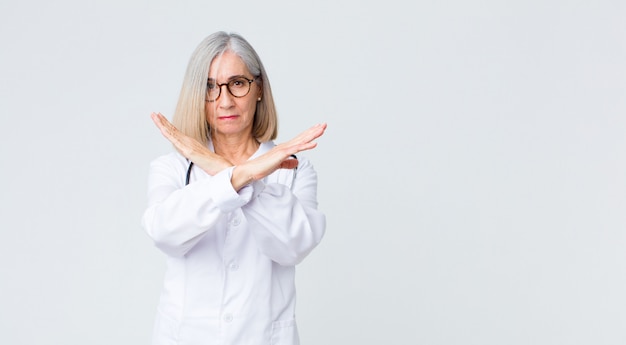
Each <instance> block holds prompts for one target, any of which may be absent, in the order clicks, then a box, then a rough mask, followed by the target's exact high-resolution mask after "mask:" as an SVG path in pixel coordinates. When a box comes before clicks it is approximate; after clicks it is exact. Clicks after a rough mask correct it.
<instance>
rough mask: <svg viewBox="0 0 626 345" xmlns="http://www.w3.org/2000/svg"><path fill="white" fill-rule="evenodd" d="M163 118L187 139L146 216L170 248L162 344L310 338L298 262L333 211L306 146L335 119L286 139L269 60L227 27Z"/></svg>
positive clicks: (166, 167)
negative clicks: (324, 202) (321, 198)
mask: <svg viewBox="0 0 626 345" xmlns="http://www.w3.org/2000/svg"><path fill="white" fill-rule="evenodd" d="M152 119H153V121H154V122H155V124H156V125H157V126H158V127H159V129H160V130H161V133H162V134H163V135H164V136H165V137H166V138H167V139H168V140H169V141H170V142H171V143H172V144H173V145H174V147H175V148H176V149H177V150H176V151H177V152H172V153H170V154H166V155H164V156H161V157H158V158H157V159H155V160H154V161H153V162H152V163H151V165H150V173H149V180H148V207H147V209H146V210H145V212H144V215H143V218H142V224H143V227H144V229H145V230H146V232H147V233H148V235H149V236H150V237H151V238H152V240H153V241H154V243H155V245H156V246H157V247H158V248H159V249H160V250H161V251H163V252H164V253H165V254H166V256H167V270H166V274H165V282H164V285H163V289H162V294H161V298H160V301H159V306H158V309H157V315H156V321H155V327H154V334H153V344H155V345H157V344H158V345H161V344H229V345H230V344H242V345H243V344H289V345H293V344H298V343H299V340H298V331H297V327H296V321H295V296H296V295H295V281H294V279H295V265H296V264H298V263H300V262H301V261H302V260H303V259H304V258H305V257H306V256H307V255H308V254H309V253H310V252H311V250H313V248H315V246H317V244H318V243H319V242H320V240H321V239H322V236H323V235H324V231H325V227H326V219H325V216H324V215H323V214H322V213H321V212H320V211H318V210H317V175H316V172H315V170H314V169H313V166H312V165H311V163H310V162H309V161H308V160H307V159H305V158H304V157H301V156H296V154H297V153H299V152H301V151H304V150H309V149H312V148H314V147H315V146H316V145H317V144H316V142H315V139H317V138H319V137H320V136H321V135H322V134H323V133H324V131H325V129H326V124H318V125H315V126H313V127H311V128H309V129H308V130H306V131H304V132H302V133H301V134H300V135H298V136H296V137H295V138H293V139H292V140H289V141H287V142H285V143H282V144H279V145H275V144H274V143H273V142H272V140H274V139H275V137H276V135H277V115H276V109H275V106H274V102H273V98H272V92H271V89H270V84H269V80H268V77H267V74H266V73H265V69H264V68H263V65H262V63H261V60H260V59H259V57H258V55H257V54H256V52H255V51H254V49H253V48H252V47H251V46H250V44H249V43H248V42H247V41H246V40H245V39H244V38H243V37H241V36H239V35H237V34H228V33H224V32H217V33H215V34H212V35H210V36H208V37H207V38H206V39H204V40H203V41H202V42H201V43H200V45H199V46H198V47H197V48H196V50H195V52H194V53H193V55H192V56H191V59H190V61H189V65H188V67H187V71H186V74H185V78H184V82H183V87H182V90H181V94H180V98H179V101H178V105H177V108H176V112H175V114H174V117H173V124H172V123H170V122H169V121H168V120H167V119H166V118H165V117H164V116H163V115H161V114H160V113H153V114H152Z"/></svg>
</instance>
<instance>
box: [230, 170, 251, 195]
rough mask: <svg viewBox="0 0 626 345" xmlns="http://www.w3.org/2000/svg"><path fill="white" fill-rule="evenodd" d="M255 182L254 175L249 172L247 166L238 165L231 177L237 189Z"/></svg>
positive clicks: (231, 181)
mask: <svg viewBox="0 0 626 345" xmlns="http://www.w3.org/2000/svg"><path fill="white" fill-rule="evenodd" d="M252 182H254V177H253V176H252V175H251V174H249V173H248V172H247V169H246V168H245V166H242V165H236V166H235V168H234V169H233V172H232V175H231V177H230V183H231V184H232V185H233V188H234V189H235V190H236V191H239V190H240V189H241V188H243V187H245V186H246V185H248V184H250V183H252Z"/></svg>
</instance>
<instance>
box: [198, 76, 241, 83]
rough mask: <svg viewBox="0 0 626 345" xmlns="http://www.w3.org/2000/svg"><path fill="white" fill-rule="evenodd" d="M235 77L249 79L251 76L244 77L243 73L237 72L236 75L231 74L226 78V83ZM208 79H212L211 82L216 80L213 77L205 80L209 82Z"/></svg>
mask: <svg viewBox="0 0 626 345" xmlns="http://www.w3.org/2000/svg"><path fill="white" fill-rule="evenodd" d="M237 78H246V79H251V78H248V77H246V76H245V75H243V74H238V75H233V76H231V77H229V78H228V79H227V80H226V82H227V83H228V82H229V81H231V80H233V79H237ZM210 81H212V82H216V80H215V79H213V78H207V82H210Z"/></svg>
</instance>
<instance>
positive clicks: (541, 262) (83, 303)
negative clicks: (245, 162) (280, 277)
mask: <svg viewBox="0 0 626 345" xmlns="http://www.w3.org/2000/svg"><path fill="white" fill-rule="evenodd" d="M625 18H626V2H624V1H618V0H615V1H608V0H607V1H599V0H594V1H591V0H589V1H565V0H564V1H557V0H547V1H546V0H543V1H538V0H531V1H521V0H519V1H518V0H515V1H488V0H483V1H461V0H454V1H420V2H414V1H400V0H391V1H337V0H333V1H326V0H324V1H320V0H317V1H306V2H295V1H278V2H272V1H268V2H266V1H249V2H247V1H232V2H229V1H220V2H217V1H214V2H211V1H189V0H186V1H151V0H143V1H121V0H118V1H110V0H107V1H78V0H74V1H73V0H60V1H43V0H37V1H7V0H3V1H2V2H1V3H0V116H1V120H2V121H1V122H0V125H1V126H2V127H1V128H2V131H1V132H2V134H1V135H0V140H2V142H1V145H0V162H1V163H0V166H1V177H2V178H1V179H0V342H1V343H2V344H11V345H19V344H29V345H30V344H37V345H44V344H55V345H56V344H81V345H83V344H90V345H97V344H133V345H140V344H149V341H150V335H151V329H152V321H153V317H154V313H155V308H156V303H157V299H158V295H159V291H160V287H161V279H162V274H163V271H164V256H163V255H162V254H161V253H160V252H159V251H158V250H157V249H156V248H154V247H153V246H152V243H151V242H150V240H149V238H148V237H147V235H145V234H144V233H143V230H142V229H141V226H140V218H141V214H142V212H143V209H144V207H145V202H146V200H145V193H146V177H147V172H148V164H149V162H150V161H151V160H152V159H154V158H155V157H156V156H158V155H161V154H163V153H166V152H169V151H170V150H171V146H170V145H169V144H168V143H167V142H166V141H165V140H164V139H163V138H162V137H161V136H160V134H159V133H158V131H157V130H156V129H155V127H154V126H153V124H152V123H151V121H150V118H149V114H150V112H152V111H160V112H162V113H164V114H166V115H167V116H168V117H171V115H172V112H173V109H174V106H175V104H176V101H177V97H178V92H179V90H180V86H181V83H182V77H183V73H184V70H185V68H186V64H187V61H188V58H189V56H190V55H191V53H192V51H193V50H194V49H195V47H196V45H197V44H198V43H199V42H200V41H201V40H202V39H203V38H204V37H205V36H207V35H208V34H210V33H212V32H214V31H217V30H226V31H235V32H238V33H241V34H242V35H244V37H246V38H247V39H248V40H249V41H250V42H251V43H252V45H253V46H254V47H255V48H256V49H257V51H258V53H259V54H260V56H261V58H262V59H263V61H264V63H265V66H266V68H267V71H268V74H269V76H270V79H271V82H272V87H273V91H274V94H275V96H276V101H277V104H278V109H279V115H280V121H281V122H280V123H281V131H280V138H279V140H278V141H284V140H286V139H288V138H290V137H291V136H293V135H295V134H297V133H298V132H299V131H301V130H303V129H305V128H307V127H308V126H310V125H313V124H315V123H317V122H322V121H325V122H328V130H327V133H326V135H325V136H324V137H322V138H321V139H320V140H319V147H318V148H317V149H315V150H314V151H310V152H307V153H306V155H307V156H308V157H309V158H310V159H312V160H313V163H314V164H315V167H316V169H317V171H318V173H319V201H320V208H321V209H322V210H324V212H325V213H326V214H327V220H328V228H327V235H326V237H325V239H324V241H323V242H322V244H320V246H319V247H318V249H316V250H315V251H314V252H313V253H312V254H311V256H310V257H309V258H308V259H307V260H305V261H304V262H303V263H302V264H301V265H300V266H299V267H298V278H297V279H298V280H297V285H298V292H299V299H298V315H297V316H298V320H299V328H300V332H301V338H302V343H303V345H313V344H359V345H369V344H480V345H485V344H494V345H501V344H507V345H508V344H533V345H534V344H625V343H626V328H625V325H626V293H625V291H626V233H625V230H626V159H625V154H626V20H625Z"/></svg>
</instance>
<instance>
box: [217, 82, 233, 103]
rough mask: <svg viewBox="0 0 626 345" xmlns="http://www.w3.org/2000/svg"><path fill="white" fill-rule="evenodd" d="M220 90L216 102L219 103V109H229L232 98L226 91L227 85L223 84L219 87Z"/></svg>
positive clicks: (228, 91)
mask: <svg viewBox="0 0 626 345" xmlns="http://www.w3.org/2000/svg"><path fill="white" fill-rule="evenodd" d="M219 88H220V96H219V98H218V99H217V100H216V101H217V102H219V107H221V108H230V107H231V106H232V105H233V98H234V96H233V95H231V94H230V90H228V85H227V84H223V85H220V86H219Z"/></svg>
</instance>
